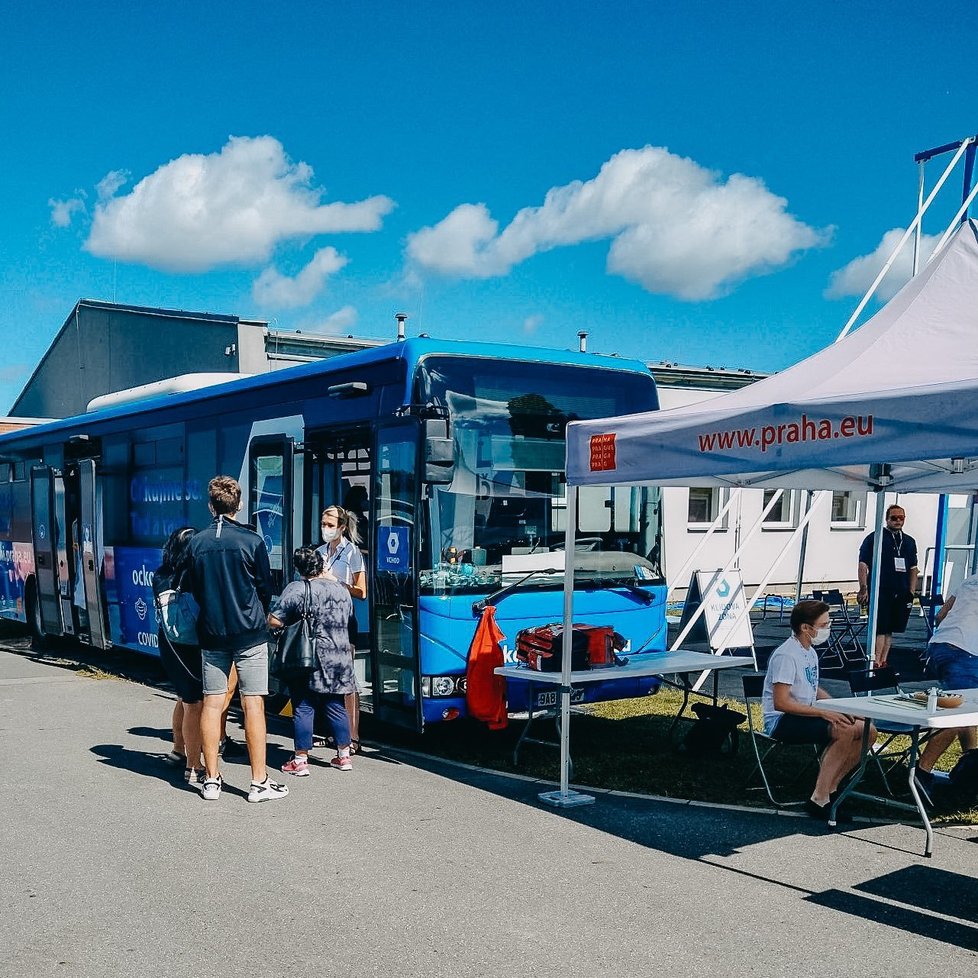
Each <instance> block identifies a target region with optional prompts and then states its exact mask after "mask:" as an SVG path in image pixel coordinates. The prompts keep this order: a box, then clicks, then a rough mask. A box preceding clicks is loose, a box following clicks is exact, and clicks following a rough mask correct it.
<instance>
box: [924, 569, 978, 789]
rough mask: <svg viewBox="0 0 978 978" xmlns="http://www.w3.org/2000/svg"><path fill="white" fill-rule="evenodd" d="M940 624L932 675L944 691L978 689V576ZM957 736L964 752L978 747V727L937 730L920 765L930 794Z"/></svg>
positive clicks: (947, 606) (932, 646)
mask: <svg viewBox="0 0 978 978" xmlns="http://www.w3.org/2000/svg"><path fill="white" fill-rule="evenodd" d="M936 624H937V625H938V626H939V627H938V628H937V630H936V631H935V632H934V634H933V635H932V636H931V640H930V642H928V643H927V672H928V674H929V675H932V676H934V677H936V678H937V679H939V680H940V681H941V686H942V687H943V688H944V689H978V574H973V575H972V576H971V577H967V578H965V579H964V580H963V581H962V582H961V584H960V585H959V586H958V589H957V591H955V592H954V594H952V595H949V596H948V599H947V600H946V601H945V602H944V605H943V606H942V608H941V610H940V612H939V614H938V615H937V622H936ZM955 736H956V737H957V738H958V739H959V740H960V741H961V750H963V751H964V750H971V749H972V748H974V747H978V729H976V728H975V727H952V728H951V729H949V730H935V731H934V732H933V733H932V734H931V735H930V737H929V739H928V740H927V745H926V746H925V747H924V750H923V753H922V754H921V755H920V761H919V762H918V764H917V781H918V783H919V784H920V785H921V787H923V788H924V790H925V791H927V792H928V794H929V793H930V789H931V788H932V787H933V780H934V776H933V773H932V772H933V770H934V765H935V764H936V763H937V759H938V758H939V757H940V756H941V754H943V753H944V751H945V750H947V748H948V747H950V746H951V743H952V741H953V740H954V738H955Z"/></svg>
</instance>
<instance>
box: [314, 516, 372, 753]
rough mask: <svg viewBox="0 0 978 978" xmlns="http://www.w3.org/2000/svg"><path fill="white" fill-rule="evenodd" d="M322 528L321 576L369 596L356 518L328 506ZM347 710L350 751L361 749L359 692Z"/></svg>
mask: <svg viewBox="0 0 978 978" xmlns="http://www.w3.org/2000/svg"><path fill="white" fill-rule="evenodd" d="M319 530H320V533H321V535H322V538H323V545H322V546H321V547H320V548H319V553H320V554H322V557H323V573H322V576H323V577H324V578H325V579H326V580H328V581H338V582H339V583H340V584H342V585H343V586H344V587H345V588H346V589H347V591H349V592H350V597H351V598H353V599H354V600H356V601H363V600H364V599H365V598H366V597H367V572H366V570H365V569H364V564H363V555H362V554H361V553H360V546H361V540H360V534H359V533H358V532H357V517H356V515H355V514H354V513H351V512H350V511H349V510H347V509H343V508H342V507H341V506H328V507H327V508H326V509H324V510H323V515H322V519H321V520H320V523H319ZM355 636H356V618H351V628H350V640H351V644H352V645H353V646H354V654H355V652H356V648H355V642H356V638H355ZM346 713H347V716H348V717H349V720H350V750H351V752H352V753H354V754H356V753H357V751H358V750H359V749H360V694H359V693H357V692H354V693H347V695H346Z"/></svg>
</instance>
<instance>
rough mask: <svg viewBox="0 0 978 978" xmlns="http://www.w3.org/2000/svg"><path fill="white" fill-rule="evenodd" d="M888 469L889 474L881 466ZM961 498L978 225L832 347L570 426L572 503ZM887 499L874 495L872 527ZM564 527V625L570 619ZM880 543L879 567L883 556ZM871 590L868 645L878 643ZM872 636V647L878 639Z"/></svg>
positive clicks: (977, 459) (565, 727)
mask: <svg viewBox="0 0 978 978" xmlns="http://www.w3.org/2000/svg"><path fill="white" fill-rule="evenodd" d="M884 466H885V468H884ZM643 482H644V483H653V484H656V485H680V486H689V485H696V486H704V485H705V486H748V487H782V488H796V489H865V488H869V489H873V490H889V491H893V492H961V491H967V490H970V489H971V488H973V487H974V486H975V485H976V484H978V226H976V225H975V223H974V222H973V221H968V222H967V223H964V224H962V225H960V226H959V227H958V229H957V230H956V231H955V233H954V235H953V237H952V238H951V239H950V240H949V242H948V244H947V246H946V247H945V248H944V249H943V250H941V251H940V253H938V254H937V255H935V256H934V257H933V258H932V260H931V262H930V264H929V265H928V266H927V268H926V269H924V271H923V272H921V273H920V274H918V275H916V276H915V277H914V278H913V279H911V280H910V282H908V283H907V285H905V286H904V287H903V289H901V290H900V292H899V293H898V294H897V295H896V296H895V297H894V298H893V299H892V300H890V302H889V303H888V304H887V305H886V306H885V307H884V308H883V309H882V310H881V311H880V312H879V313H877V315H875V316H874V317H873V318H872V319H870V320H869V321H868V322H867V323H865V324H864V325H863V326H862V327H861V328H860V329H858V330H856V331H855V332H853V333H850V334H849V335H848V336H846V337H845V338H843V339H841V340H839V341H838V342H836V343H835V344H834V345H833V346H831V347H829V348H828V349H825V350H822V351H820V352H819V353H816V354H814V355H813V356H810V357H808V358H807V359H806V360H802V361H801V362H800V363H797V364H796V365H795V366H793V367H791V368H789V369H788V370H785V371H783V372H782V373H780V374H776V375H774V376H772V377H768V378H766V379H765V380H761V381H758V382H757V383H756V384H753V385H751V386H750V387H745V388H742V389H741V390H738V391H734V392H732V393H730V394H725V395H723V396H721V397H717V398H715V399H713V400H710V401H707V402H705V403H701V404H692V405H688V406H686V407H681V408H674V409H673V410H670V411H651V412H648V413H645V414H633V415H629V416H627V417H623V418H608V419H604V420H598V421H575V422H573V423H572V424H569V425H568V426H567V484H568V492H567V505H568V509H569V511H571V512H573V511H574V509H575V508H576V503H577V491H578V487H579V486H585V485H629V484H635V483H643ZM883 500H884V493H883V492H880V493H879V495H878V496H877V524H879V521H880V519H881V517H882V506H883ZM575 522H576V521H575V520H573V519H568V520H567V529H566V535H565V536H566V538H565V552H566V554H567V569H566V573H565V576H564V628H565V630H569V629H570V627H571V623H572V622H573V620H574V607H573V604H574V593H573V574H574V570H573V568H574V525H575ZM880 536H881V535H880V534H879V533H878V534H877V535H876V553H875V556H874V560H873V566H874V570H875V569H878V566H879V559H880ZM875 626H876V595H875V593H874V594H873V595H871V601H870V611H869V627H868V633H869V635H870V636H875ZM870 641H872V638H871V639H870ZM570 673H571V669H570V656H565V657H564V661H563V663H562V675H561V682H562V685H561V731H560V733H561V736H560V748H561V750H560V753H561V757H560V760H561V779H560V791H559V792H547V793H544V794H542V795H541V796H540V797H541V799H543V800H545V801H547V802H548V803H550V804H554V805H560V806H565V805H576V804H583V803H587V802H588V801H592V800H593V799H592V798H591V796H588V795H580V794H578V793H577V792H572V791H570V789H569V769H570V748H569V726H570V723H569V720H570Z"/></svg>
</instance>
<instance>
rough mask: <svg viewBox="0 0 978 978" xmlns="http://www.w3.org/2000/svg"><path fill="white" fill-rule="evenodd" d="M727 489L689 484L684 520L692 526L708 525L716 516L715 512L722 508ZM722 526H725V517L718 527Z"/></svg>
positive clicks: (725, 499)
mask: <svg viewBox="0 0 978 978" xmlns="http://www.w3.org/2000/svg"><path fill="white" fill-rule="evenodd" d="M727 491H728V490H726V489H711V488H709V487H707V486H691V487H690V489H689V502H688V503H687V507H686V522H687V523H689V525H690V526H693V527H697V526H699V527H707V526H709V525H710V524H711V523H712V522H713V521H714V520H715V519H716V518H717V513H719V512H720V510H721V509H723V505H724V503H725V502H726V501H727V496H726V494H727ZM724 526H726V518H724V521H723V523H721V525H720V527H719V528H720V529H722V528H723V527H724Z"/></svg>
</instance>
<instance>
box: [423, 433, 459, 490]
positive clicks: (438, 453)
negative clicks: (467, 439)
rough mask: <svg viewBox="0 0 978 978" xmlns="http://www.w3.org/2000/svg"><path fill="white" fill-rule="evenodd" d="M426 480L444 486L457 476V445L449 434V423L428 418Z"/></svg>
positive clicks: (425, 455) (425, 462)
mask: <svg viewBox="0 0 978 978" xmlns="http://www.w3.org/2000/svg"><path fill="white" fill-rule="evenodd" d="M424 424H425V438H424V441H425V447H424V479H425V482H429V483H436V484H439V485H444V484H447V483H449V482H451V481H452V478H453V477H454V474H455V444H454V441H453V439H452V437H451V435H450V433H449V429H448V421H447V420H445V419H443V418H428V419H427V420H426V421H425V423H424Z"/></svg>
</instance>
